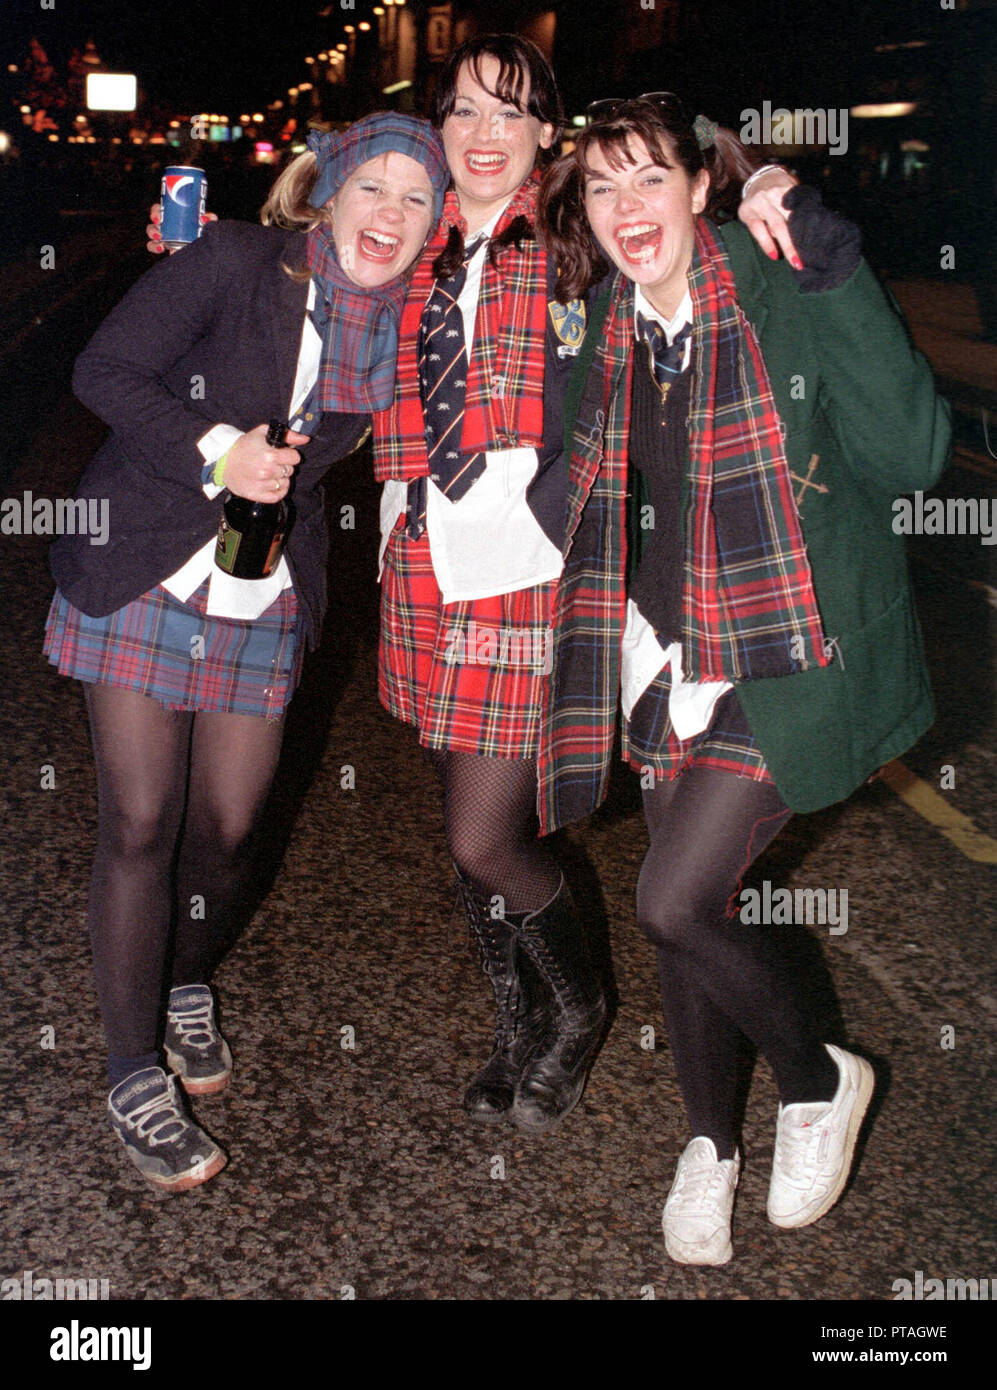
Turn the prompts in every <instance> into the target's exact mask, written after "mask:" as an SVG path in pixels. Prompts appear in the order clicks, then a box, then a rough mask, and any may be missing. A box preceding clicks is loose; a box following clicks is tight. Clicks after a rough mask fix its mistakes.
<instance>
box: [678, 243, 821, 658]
mask: <svg viewBox="0 0 997 1390" xmlns="http://www.w3.org/2000/svg"><path fill="white" fill-rule="evenodd" d="M689 288H690V292H691V295H692V305H693V325H694V327H693V333H694V338H693V369H694V378H693V380H694V395H693V400H692V403H691V408H690V412H689V471H688V474H687V482H688V489H689V492H688V504H687V508H686V514H685V538H686V545H685V574H684V580H683V601H682V611H683V633H682V657H683V661H682V665H683V670H684V671H685V673H686V675H687V677H691V678H692V679H694V680H701V681H702V680H723V679H726V680H729V681H741V680H758V679H760V678H762V677H767V676H784V675H790V674H792V673H794V672H797V671H803V670H806V668H807V667H808V666H810V665H817V666H826V665H827V664H828V663H829V661H830V654H829V651H828V648H827V644H826V642H825V639H824V632H823V627H822V624H821V618H820V612H819V610H818V607H817V598H816V595H815V593H814V585H813V576H812V574H811V572H810V562H809V560H808V559H807V552H806V546H805V545H804V542H803V531H802V528H801V526H800V517H799V513H798V511H797V508H796V501H795V499H794V497H793V488H792V480H791V479H790V476H789V464H788V463H787V461H786V452H785V448H784V447H783V441H782V429H781V422H780V419H779V415H778V412H777V410H776V405H775V400H774V399H773V396H772V387H771V384H770V382H769V378H768V372H767V371H766V369H765V363H764V361H763V360H762V354H761V349H760V348H759V345H758V339H757V338H756V336H755V331H754V329H753V328H752V327H751V325H750V324H749V323H748V321H747V319H746V318H745V317H744V314H743V312H742V310H741V307H740V305H739V304H738V302H737V289H736V286H735V284H734V277H733V274H732V273H731V268H730V262H729V260H728V258H727V252H726V250H725V248H724V246H723V243H722V242H721V241H720V239H719V237H718V235H717V232H716V228H715V227H713V226H712V224H711V223H709V222H708V221H707V220H706V219H705V218H699V219H698V222H697V227H696V250H695V253H694V256H693V264H692V268H691V269H690V271H689Z"/></svg>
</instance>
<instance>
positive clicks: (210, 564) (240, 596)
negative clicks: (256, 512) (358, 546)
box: [163, 280, 322, 620]
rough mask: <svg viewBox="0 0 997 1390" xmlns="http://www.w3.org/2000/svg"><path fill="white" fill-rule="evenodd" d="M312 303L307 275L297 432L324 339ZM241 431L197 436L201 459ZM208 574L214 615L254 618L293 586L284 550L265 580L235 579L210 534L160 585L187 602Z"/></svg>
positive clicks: (294, 402) (216, 453) (295, 401)
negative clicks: (219, 558)
mask: <svg viewBox="0 0 997 1390" xmlns="http://www.w3.org/2000/svg"><path fill="white" fill-rule="evenodd" d="M314 304H315V281H314V280H309V282H308V300H307V303H306V305H305V317H304V324H303V326H302V330H301V346H300V348H299V349H298V363H297V367H296V370H295V374H294V387H293V389H292V391H291V402H290V404H291V409H290V411H289V412H288V418H289V419H290V421H291V425H290V428H291V429H292V430H295V431H297V432H298V433H305V431H302V430H301V429H300V426H301V425H302V424H303V421H302V420H301V417H300V415H298V414H297V413H296V412H298V411H300V409H301V406H302V405H303V403H304V400H305V397H306V396H307V395H308V393H309V391H310V390H311V389H312V387H313V386H314V385H315V382H316V379H317V377H318V369H319V362H320V361H321V358H322V339H321V338H320V336H319V334H318V331H317V330H316V328H315V325H314V324H313V323H312V321H311V317H310V310H311V309H312V308H313V307H314ZM244 433H245V431H244V430H239V429H236V427H235V426H234V425H221V424H220V425H214V426H213V427H212V428H211V429H210V430H208V432H207V434H203V435H202V436H201V438H200V439H199V440H198V441H197V447H198V449H199V450H200V451H201V456H202V457H203V459H204V462H205V463H216V462H217V461H218V459H220V458H221V457H222V455H223V454H227V453H228V451H229V449H231V448H232V446H233V444H234V443H235V442H236V440H237V439H241V438H242V436H243V434H244ZM203 489H204V493H205V495H206V496H207V497H217V496H218V494H219V493H220V492H221V491H222V490H223V489H222V488H220V487H218V486H217V485H216V484H215V483H204V484H203ZM209 576H210V582H209V585H208V614H209V615H210V616H211V617H214V618H240V619H243V620H248V619H252V618H258V617H259V616H260V615H261V614H262V613H264V612H265V611H266V610H267V609H268V608H269V607H270V605H271V604H272V603H273V601H274V599H276V597H277V595H278V594H279V593H281V591H282V590H284V589H289V588H290V587H291V571H290V570H289V569H288V567H287V560H286V559H285V558H284V556H283V555H281V557H280V563H279V564H278V565H277V568H276V569H275V570H274V572H273V574H271V575H269V576H268V577H267V578H266V579H236V578H235V576H234V575H231V574H228V573H226V571H225V570H223V569H220V568H219V567H218V566H217V565H216V564H215V541H214V539H212V540H210V541H208V542H207V544H206V545H203V546H202V547H201V549H200V550H198V551H197V552H196V554H194V555H192V556H191V557H190V559H189V560H188V561H187V563H186V564H185V565H181V566H180V568H179V569H178V570H177V571H176V573H175V574H171V575H170V577H169V578H168V579H164V580H163V588H164V589H166V590H168V592H169V593H171V594H172V595H173V597H174V598H178V599H180V601H181V602H182V603H186V601H187V599H189V598H190V596H191V594H192V593H193V592H194V590H195V589H197V588H199V587H200V585H201V584H203V582H204V580H205V579H208V578H209Z"/></svg>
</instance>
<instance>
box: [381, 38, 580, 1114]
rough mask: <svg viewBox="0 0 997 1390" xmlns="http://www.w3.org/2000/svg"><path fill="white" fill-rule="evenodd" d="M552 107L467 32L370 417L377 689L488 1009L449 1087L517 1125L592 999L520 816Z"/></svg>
mask: <svg viewBox="0 0 997 1390" xmlns="http://www.w3.org/2000/svg"><path fill="white" fill-rule="evenodd" d="M562 119H563V117H562V110H561V102H560V97H559V95H558V91H557V87H556V85H555V82H554V77H553V74H552V72H551V70H550V67H549V66H548V64H547V62H546V60H545V59H544V57H543V55H542V54H541V53H540V51H539V49H537V48H536V47H535V46H534V45H533V44H531V43H529V42H528V41H527V40H525V39H521V38H518V37H516V36H515V35H511V34H492V35H485V36H483V37H479V38H475V39H472V40H470V41H469V42H467V43H465V44H462V45H461V46H460V47H459V48H458V49H457V50H456V51H455V52H454V53H453V54H451V56H450V58H449V59H448V61H447V63H446V64H445V65H444V68H443V70H442V72H441V74H440V79H439V83H438V86H437V90H436V95H435V101H434V109H433V121H434V124H435V125H436V126H437V127H438V128H439V129H440V131H441V134H442V137H443V144H444V148H445V149H446V153H447V160H448V163H449V165H450V171H451V174H452V176H453V184H454V186H453V189H452V191H451V192H450V193H448V195H447V198H446V202H445V204H444V209H443V220H442V222H441V223H440V226H439V228H438V230H437V234H436V236H435V238H434V239H433V241H432V242H431V244H430V246H429V248H428V249H427V252H426V254H425V255H424V257H423V258H422V260H421V261H420V263H419V265H418V266H417V267H416V271H415V274H414V276H413V280H412V286H411V291H410V294H409V298H408V301H407V303H406V306H405V310H404V313H403V315H402V325H401V338H400V344H399V355H398V379H397V385H396V389H395V399H394V403H393V405H392V406H391V408H390V409H389V410H387V411H384V412H381V413H380V414H378V415H376V416H375V417H374V445H375V472H376V474H377V477H378V478H379V479H381V480H383V481H384V492H383V498H382V505H381V522H382V542H381V564H382V573H381V583H382V608H381V647H380V697H381V701H382V703H383V704H384V705H385V706H386V708H387V709H389V710H390V711H391V713H392V714H394V715H396V716H397V717H398V718H400V719H403V720H405V721H407V722H408V723H411V724H414V725H415V726H416V727H417V729H418V731H419V740H420V742H421V743H422V745H423V746H424V747H425V748H426V749H427V751H428V753H429V756H430V757H431V759H432V761H433V763H434V764H435V766H436V767H437V769H438V771H439V773H440V776H441V779H442V782H443V791H444V815H445V822H446V832H447V842H448V846H449V849H450V852H451V855H452V856H453V860H454V864H455V867H456V870H457V875H458V885H459V890H460V893H461V897H462V899H463V904H464V907H465V910H466V913H467V919H468V923H469V925H470V929H471V931H472V932H473V934H474V937H475V939H476V942H477V945H478V947H479V950H480V954H481V961H482V965H483V967H484V971H485V974H486V976H487V977H488V980H489V983H490V984H491V986H492V989H493V992H494V996H495V1003H496V1008H497V1025H496V1039H495V1050H494V1052H493V1055H492V1057H491V1058H490V1059H489V1061H488V1064H487V1065H486V1067H485V1068H484V1070H483V1071H482V1072H480V1074H479V1075H478V1076H476V1077H475V1079H474V1080H473V1081H472V1082H471V1084H470V1086H469V1087H468V1088H467V1090H466V1092H465V1094H464V1107H465V1109H466V1110H467V1112H468V1114H469V1115H470V1116H471V1117H472V1118H474V1119H476V1120H480V1121H484V1122H491V1121H496V1120H501V1119H503V1118H505V1117H507V1116H508V1117H509V1118H511V1119H512V1121H513V1123H514V1124H516V1125H517V1126H519V1127H520V1128H523V1129H528V1130H532V1131H542V1130H545V1129H547V1128H549V1127H550V1126H551V1125H553V1124H555V1123H556V1122H557V1121H558V1120H560V1119H561V1118H562V1117H563V1115H565V1114H567V1113H568V1111H569V1110H570V1109H571V1108H572V1106H573V1105H574V1104H575V1103H576V1102H577V1100H578V1098H579V1096H580V1094H581V1090H582V1087H583V1085H584V1081H585V1075H586V1071H587V1068H588V1065H589V1063H590V1061H591V1059H592V1056H593V1054H594V1051H595V1048H596V1046H597V1045H598V1042H599V1039H600V1036H601V1033H602V1029H603V1023H604V1019H605V1004H604V1002H603V996H602V990H601V988H600V986H599V983H598V980H597V979H596V977H595V974H594V973H593V970H592V967H591V965H590V963H589V957H588V953H587V950H586V946H585V938H584V933H583V931H582V928H581V924H580V923H579V921H578V920H577V917H576V914H575V910H574V907H573V905H572V902H571V898H570V895H569V893H568V889H567V886H566V885H565V883H564V879H563V877H562V874H561V871H560V868H559V867H558V865H557V863H556V861H555V860H554V858H553V856H552V855H551V853H550V851H549V849H548V848H547V847H546V846H545V845H543V844H542V843H541V842H540V841H539V840H538V839H537V835H536V830H537V824H536V796H537V780H536V763H535V757H536V746H537V732H538V721H539V712H540V693H541V684H542V681H543V677H544V669H545V657H546V650H547V637H548V628H549V621H550V605H551V597H552V594H553V591H554V587H555V585H556V582H557V577H558V575H559V573H560V570H561V549H560V542H561V532H562V529H563V503H564V475H563V464H562V450H561V418H562V411H563V400H564V389H565V386H566V383H567V377H568V374H569V373H570V370H571V366H572V363H573V360H574V354H575V353H576V352H577V349H578V344H579V342H580V341H581V336H582V333H583V331H584V322H585V310H584V304H583V302H582V301H581V300H580V299H579V300H577V301H576V302H574V303H572V304H570V305H568V306H567V307H566V308H565V309H561V308H560V306H558V305H556V303H555V288H556V280H557V271H556V268H555V266H554V264H553V262H552V261H551V260H550V259H549V258H548V256H547V255H546V254H545V252H544V251H543V249H542V248H541V247H540V246H539V244H538V242H537V240H536V235H535V231H534V218H535V210H536V197H537V190H538V188H539V176H538V173H537V170H536V164H537V160H538V158H540V159H543V158H544V157H545V156H546V155H547V153H548V152H549V151H550V149H551V147H552V145H553V142H554V140H555V138H556V137H557V135H558V133H559V129H560V127H561V124H562ZM550 306H553V307H554V309H555V310H557V312H550V311H549V310H550Z"/></svg>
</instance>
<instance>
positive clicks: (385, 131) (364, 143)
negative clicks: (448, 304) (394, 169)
mask: <svg viewBox="0 0 997 1390" xmlns="http://www.w3.org/2000/svg"><path fill="white" fill-rule="evenodd" d="M308 148H309V149H310V150H311V151H312V153H313V154H314V155H315V157H316V160H317V161H318V176H317V179H316V182H315V186H314V188H313V189H312V193H311V202H312V204H313V205H314V206H315V207H322V206H324V205H325V204H326V203H327V202H328V201H329V199H330V198H331V197H333V195H334V194H335V193H337V192H338V191H339V189H340V188H341V187H342V185H343V184H344V183H345V182H346V180H347V179H348V178H349V176H350V174H352V173H353V171H354V170H355V169H357V168H359V166H360V165H361V164H366V163H367V161H368V160H370V159H376V158H377V157H378V156H379V155H382V154H387V153H389V152H391V151H394V152H396V153H398V154H404V155H408V157H409V158H410V159H414V160H416V161H417V163H419V164H421V165H422V167H423V168H424V169H425V170H426V173H427V174H428V176H429V181H430V184H431V185H432V188H433V222H432V223H431V225H435V223H436V221H437V220H438V218H439V215H440V209H441V207H442V205H443V194H444V191H445V189H446V187H447V184H448V183H449V181H450V172H449V169H448V168H447V163H446V156H445V155H444V152H443V143H442V141H441V140H440V137H439V135H438V133H437V132H436V130H435V129H434V128H433V126H431V125H430V123H429V122H428V121H424V120H420V119H418V118H417V117H415V116H405V115H402V114H400V113H399V112H397V111H381V112H375V114H374V115H372V116H364V118H363V119H362V120H360V121H355V122H354V123H353V125H351V126H350V127H349V129H348V130H346V131H343V132H341V133H337V132H332V133H327V134H322V133H320V132H319V131H314V130H313V131H310V132H309V134H308ZM307 259H308V267H309V269H310V270H311V272H312V278H313V279H314V280H315V284H316V289H317V292H318V302H317V303H316V311H317V312H316V314H315V320H316V326H317V327H318V328H319V331H320V333H321V335H322V361H321V364H320V366H319V374H318V381H317V383H316V397H315V398H316V401H317V402H318V404H319V405H320V406H321V407H322V409H323V410H340V411H353V412H357V413H363V412H366V411H368V410H382V409H383V408H384V407H385V406H386V405H389V404H390V402H391V400H392V396H393V388H394V379H395V362H396V360H397V356H398V323H399V319H400V317H401V311H402V305H403V304H404V302H405V294H406V289H407V279H406V276H405V275H404V274H402V275H398V276H396V277H395V279H394V280H390V281H389V282H388V283H387V284H386V285H381V286H379V287H378V288H376V289H365V288H362V287H361V286H359V285H355V284H354V283H353V281H352V280H351V279H350V278H349V276H348V275H347V274H346V273H345V271H344V270H343V268H342V266H341V265H340V264H339V257H338V255H337V253H336V243H335V241H334V240H333V235H332V230H331V228H330V227H329V225H328V224H327V223H321V224H320V225H319V226H317V227H313V228H312V230H311V231H310V232H309V233H308V247H307Z"/></svg>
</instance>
